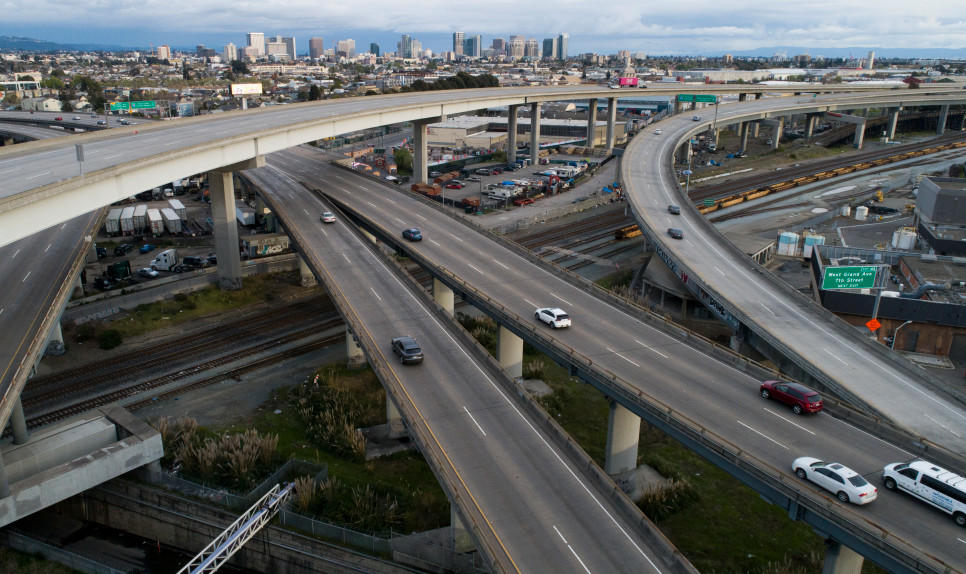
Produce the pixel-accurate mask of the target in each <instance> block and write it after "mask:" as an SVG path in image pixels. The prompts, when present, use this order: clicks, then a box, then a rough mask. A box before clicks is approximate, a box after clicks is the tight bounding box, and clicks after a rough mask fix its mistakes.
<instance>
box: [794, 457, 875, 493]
mask: <svg viewBox="0 0 966 574" xmlns="http://www.w3.org/2000/svg"><path fill="white" fill-rule="evenodd" d="M792 470H794V471H795V474H796V475H798V478H801V479H804V480H810V481H812V482H814V483H815V484H817V485H819V486H821V487H822V488H824V489H825V490H827V491H829V492H831V493H832V494H834V495H835V497H836V498H838V499H839V500H841V501H842V502H851V503H853V504H868V503H870V502H872V501H873V500H875V498H876V496H877V495H878V490H877V489H876V487H874V486H872V485H871V484H869V482H868V481H867V480H865V479H864V478H862V475H861V474H859V473H857V472H855V471H854V470H852V469H851V468H849V467H847V466H845V465H842V464H839V463H837V462H824V461H821V460H819V459H817V458H813V457H810V456H803V457H800V458H796V459H795V462H793V463H792Z"/></svg>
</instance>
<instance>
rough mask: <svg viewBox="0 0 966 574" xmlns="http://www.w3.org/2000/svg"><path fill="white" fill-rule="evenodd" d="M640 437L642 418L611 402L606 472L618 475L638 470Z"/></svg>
mask: <svg viewBox="0 0 966 574" xmlns="http://www.w3.org/2000/svg"><path fill="white" fill-rule="evenodd" d="M640 437H641V417H639V416H637V415H635V414H634V413H632V412H631V411H629V410H627V409H625V408H624V407H623V406H621V405H619V404H618V403H617V401H614V400H611V402H610V417H609V418H608V421H607V452H606V455H607V458H606V459H605V461H604V472H606V473H607V474H618V473H621V472H626V471H628V470H633V469H635V468H637V443H638V441H639V439H640Z"/></svg>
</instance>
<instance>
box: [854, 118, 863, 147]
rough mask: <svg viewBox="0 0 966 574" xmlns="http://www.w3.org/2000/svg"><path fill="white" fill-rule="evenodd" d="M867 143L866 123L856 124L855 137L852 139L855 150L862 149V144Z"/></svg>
mask: <svg viewBox="0 0 966 574" xmlns="http://www.w3.org/2000/svg"><path fill="white" fill-rule="evenodd" d="M864 141H865V121H862V122H860V123H857V124H855V137H854V138H853V139H852V142H853V144H854V145H855V149H862V142H864Z"/></svg>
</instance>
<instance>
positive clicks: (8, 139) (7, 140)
mask: <svg viewBox="0 0 966 574" xmlns="http://www.w3.org/2000/svg"><path fill="white" fill-rule="evenodd" d="M13 143H14V142H13V138H11V137H7V136H4V138H3V143H2V144H0V145H3V146H8V145H13Z"/></svg>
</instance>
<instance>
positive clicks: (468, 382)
mask: <svg viewBox="0 0 966 574" xmlns="http://www.w3.org/2000/svg"><path fill="white" fill-rule="evenodd" d="M249 174H250V176H251V177H252V178H253V179H254V180H255V182H256V183H257V184H259V187H260V188H261V189H262V192H263V195H264V197H265V198H266V201H267V202H268V203H269V204H270V205H271V206H273V208H274V209H275V211H276V213H277V214H278V215H279V217H280V218H282V219H283V220H284V221H285V224H286V229H288V230H289V232H290V233H291V234H292V235H293V239H294V240H295V241H296V242H297V243H298V245H299V246H300V248H301V249H302V250H303V257H305V258H306V260H307V261H308V262H309V264H310V265H311V266H312V267H314V268H315V269H316V271H317V272H318V273H319V275H321V276H323V277H327V278H329V281H327V284H326V287H327V288H328V289H329V290H330V291H332V292H334V293H337V294H341V295H342V296H344V299H342V298H341V297H338V296H337V297H335V300H336V301H340V300H342V301H344V302H345V304H346V305H347V306H348V307H349V308H350V309H343V313H346V312H347V311H349V310H351V312H352V313H351V316H354V317H356V318H358V319H359V320H361V321H362V323H363V324H364V327H363V329H364V333H360V335H362V334H364V335H367V336H368V337H366V336H360V337H359V339H360V340H361V341H362V342H363V343H365V342H366V340H367V339H369V338H371V340H372V341H374V342H375V346H374V348H373V347H371V348H368V349H367V355H368V357H369V360H370V362H372V361H378V362H380V363H382V364H383V365H385V366H387V367H388V368H389V369H391V375H388V377H383V378H384V379H385V378H388V379H390V380H388V381H387V380H384V383H385V384H387V385H388V386H390V387H395V388H394V389H392V390H394V391H395V393H394V394H397V396H400V397H401V398H402V401H401V402H402V403H403V404H400V405H399V406H400V409H401V410H403V412H406V413H407V414H408V415H409V416H408V418H409V420H410V424H411V426H412V425H416V426H419V427H425V428H426V429H427V430H428V433H427V435H428V436H429V437H430V438H429V439H427V440H426V441H425V442H428V443H429V444H423V445H422V446H423V448H424V449H428V450H429V451H430V452H427V453H425V454H426V455H427V458H429V459H430V460H431V461H433V460H436V461H438V464H440V465H443V466H445V467H446V468H443V469H437V473H438V474H441V475H442V477H443V478H444V479H445V478H449V477H451V476H455V477H456V478H455V479H452V480H448V481H447V483H448V487H449V489H450V490H451V492H452V491H456V495H457V499H458V500H460V501H462V503H463V504H465V505H468V506H470V507H472V508H471V510H470V514H471V515H474V516H475V515H476V513H477V512H479V513H480V514H482V515H483V520H481V521H479V522H481V523H482V524H481V526H483V525H485V528H486V529H490V530H492V534H491V533H489V532H484V535H483V537H482V538H483V539H484V540H486V539H487V538H489V537H491V536H495V538H496V539H497V540H498V542H497V543H496V544H494V547H493V548H489V549H488V550H489V551H488V554H489V555H490V557H491V558H493V559H495V561H496V563H497V564H499V565H500V569H501V570H502V571H519V572H582V571H585V572H634V573H637V574H639V573H646V572H686V571H689V568H688V566H687V565H686V564H680V563H676V562H675V561H674V560H672V561H670V563H665V562H664V560H663V558H662V555H668V554H670V553H669V552H667V549H666V548H664V547H661V548H658V550H654V549H651V548H648V547H647V545H646V544H645V542H644V541H643V540H642V539H641V537H640V536H639V534H638V533H637V529H636V527H635V525H634V524H632V523H630V522H629V521H627V520H626V518H625V517H624V516H622V515H621V513H620V512H618V511H617V510H615V507H614V505H613V503H612V502H611V500H610V494H609V493H607V492H605V491H604V490H602V489H601V488H600V486H599V483H597V482H595V481H594V480H592V479H591V478H590V477H589V475H588V472H587V469H586V468H581V467H578V466H577V465H576V464H575V463H574V461H572V460H569V458H568V457H567V455H566V454H565V453H563V452H562V451H561V450H560V448H559V447H558V446H555V445H554V444H553V443H554V441H553V439H552V438H551V437H550V436H548V435H547V434H546V432H545V431H544V430H543V429H542V428H541V427H540V426H539V425H537V426H535V425H534V423H533V422H532V421H531V420H529V419H528V418H527V417H526V416H525V415H524V414H523V413H522V412H521V409H520V406H519V404H518V403H517V401H515V400H514V399H513V398H511V396H509V395H508V394H507V391H506V390H505V388H503V387H502V386H501V385H500V383H499V382H498V381H497V378H499V377H502V376H504V375H502V374H500V373H495V372H494V371H493V367H492V366H490V365H487V364H486V363H481V362H480V361H478V360H477V359H476V358H475V357H474V355H473V354H471V353H469V352H467V351H466V350H465V349H464V348H463V346H462V345H461V344H460V343H459V342H458V341H457V339H456V338H454V336H453V335H452V334H451V328H447V327H446V326H445V325H444V324H443V323H442V322H441V321H440V320H439V318H438V317H437V316H436V315H435V314H434V313H432V312H431V311H430V310H429V309H428V308H427V306H426V302H425V301H424V300H421V299H420V297H418V296H416V295H415V294H414V293H413V292H412V291H411V290H410V288H408V287H407V286H405V285H404V284H403V282H402V281H401V280H400V279H399V278H398V277H397V276H396V275H395V274H394V273H393V272H392V271H391V270H389V268H388V267H387V265H386V263H385V262H383V261H382V260H381V259H380V257H379V256H378V255H376V254H375V253H373V252H372V251H371V249H372V244H371V243H364V240H363V239H362V238H361V237H360V236H358V235H356V234H354V233H353V232H352V231H351V230H350V229H349V228H348V227H347V226H346V224H345V223H343V222H337V223H336V224H333V225H324V224H322V223H320V222H319V215H320V214H321V213H322V212H323V211H326V210H328V209H330V207H329V206H327V205H325V204H323V203H322V201H321V199H320V198H319V197H318V196H316V195H315V194H311V193H306V192H305V188H303V187H302V186H301V185H298V184H296V183H294V182H293V181H292V180H291V179H288V178H286V177H280V176H278V175H277V173H276V172H274V171H273V170H270V169H264V170H254V171H251V172H249ZM401 335H410V336H413V337H415V338H416V340H417V341H418V342H419V344H420V346H421V347H422V349H423V353H424V355H425V357H426V358H425V360H424V361H423V363H422V364H420V365H412V366H406V365H400V364H399V363H398V362H397V360H396V358H395V356H394V355H393V353H392V350H391V348H390V344H389V341H390V339H391V338H393V337H398V336H401ZM436 452H438V453H439V454H440V455H441V456H437V457H434V456H433V454H434V453H436ZM454 483H455V484H454ZM464 489H465V491H464ZM504 555H505V559H504ZM508 565H512V567H508Z"/></svg>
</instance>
